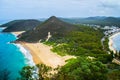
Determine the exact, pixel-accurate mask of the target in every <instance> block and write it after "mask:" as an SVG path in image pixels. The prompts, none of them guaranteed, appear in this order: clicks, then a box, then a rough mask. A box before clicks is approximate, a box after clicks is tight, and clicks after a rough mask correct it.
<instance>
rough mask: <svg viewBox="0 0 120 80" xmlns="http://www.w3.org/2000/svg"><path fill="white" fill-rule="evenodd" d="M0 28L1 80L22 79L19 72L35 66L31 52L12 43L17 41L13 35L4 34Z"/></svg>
mask: <svg viewBox="0 0 120 80" xmlns="http://www.w3.org/2000/svg"><path fill="white" fill-rule="evenodd" d="M2 30H3V28H0V80H2V79H3V78H4V77H6V78H7V77H8V80H16V78H18V77H20V75H19V71H20V70H21V69H22V68H23V67H24V66H27V65H34V63H33V61H32V56H31V55H30V54H29V51H27V50H26V49H24V48H23V47H22V46H21V45H19V44H17V45H16V44H13V43H10V42H11V41H14V40H16V39H17V37H16V36H15V35H13V34H11V33H2V32H1V31H2Z"/></svg>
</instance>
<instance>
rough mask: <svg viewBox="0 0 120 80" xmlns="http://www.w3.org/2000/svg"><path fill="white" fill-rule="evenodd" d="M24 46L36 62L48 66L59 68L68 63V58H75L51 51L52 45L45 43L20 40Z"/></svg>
mask: <svg viewBox="0 0 120 80" xmlns="http://www.w3.org/2000/svg"><path fill="white" fill-rule="evenodd" d="M19 44H21V45H23V47H24V48H26V49H28V50H29V51H30V54H31V55H32V57H33V61H34V62H35V64H40V63H43V64H45V65H46V66H50V67H52V68H57V67H58V66H63V65H65V64H66V62H65V61H66V60H68V59H70V58H75V57H74V56H69V55H67V56H59V55H57V54H56V53H54V52H52V51H51V47H50V46H47V45H45V44H43V43H27V42H19Z"/></svg>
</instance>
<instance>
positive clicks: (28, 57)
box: [14, 44, 35, 66]
mask: <svg viewBox="0 0 120 80" xmlns="http://www.w3.org/2000/svg"><path fill="white" fill-rule="evenodd" d="M14 45H16V46H17V47H18V48H19V49H20V51H21V52H22V53H23V55H24V56H25V59H26V60H27V61H26V64H28V65H30V66H35V63H34V61H33V57H32V55H31V54H30V52H29V50H27V49H26V48H24V47H23V46H22V45H21V44H14Z"/></svg>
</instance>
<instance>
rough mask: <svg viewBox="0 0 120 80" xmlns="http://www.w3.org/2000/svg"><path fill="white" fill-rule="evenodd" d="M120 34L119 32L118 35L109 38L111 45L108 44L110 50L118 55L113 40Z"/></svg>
mask: <svg viewBox="0 0 120 80" xmlns="http://www.w3.org/2000/svg"><path fill="white" fill-rule="evenodd" d="M119 34H120V32H118V33H116V34H114V35H112V36H110V37H109V43H108V45H109V49H110V50H111V51H113V52H114V53H116V49H115V48H114V47H113V44H114V42H113V38H114V37H116V36H117V35H119Z"/></svg>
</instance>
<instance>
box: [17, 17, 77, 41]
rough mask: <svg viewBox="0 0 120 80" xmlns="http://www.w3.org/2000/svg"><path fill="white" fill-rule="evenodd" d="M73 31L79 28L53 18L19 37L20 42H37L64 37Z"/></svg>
mask: <svg viewBox="0 0 120 80" xmlns="http://www.w3.org/2000/svg"><path fill="white" fill-rule="evenodd" d="M73 30H77V27H76V26H74V25H72V24H69V23H66V22H63V21H61V20H60V19H58V18H57V17H55V16H52V17H50V18H49V19H48V20H46V21H45V22H43V23H42V24H40V25H39V26H38V27H36V28H34V29H32V30H29V31H27V32H25V33H23V34H21V35H19V36H18V37H19V39H18V41H26V42H37V41H39V40H41V39H42V40H45V39H46V38H47V37H48V35H51V36H52V37H54V36H64V35H65V34H66V33H68V32H70V31H73Z"/></svg>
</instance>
